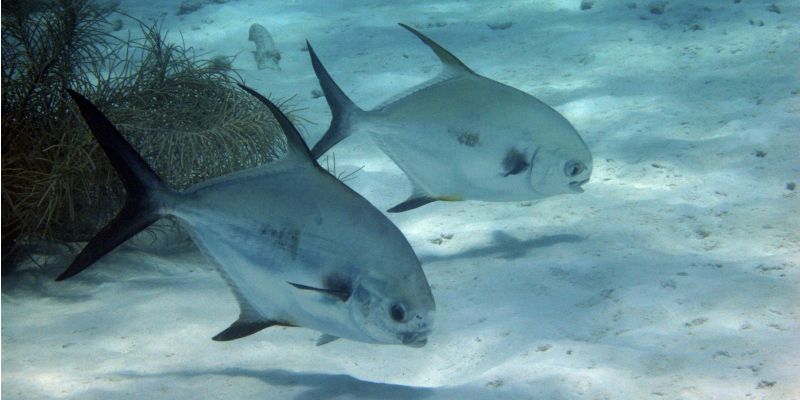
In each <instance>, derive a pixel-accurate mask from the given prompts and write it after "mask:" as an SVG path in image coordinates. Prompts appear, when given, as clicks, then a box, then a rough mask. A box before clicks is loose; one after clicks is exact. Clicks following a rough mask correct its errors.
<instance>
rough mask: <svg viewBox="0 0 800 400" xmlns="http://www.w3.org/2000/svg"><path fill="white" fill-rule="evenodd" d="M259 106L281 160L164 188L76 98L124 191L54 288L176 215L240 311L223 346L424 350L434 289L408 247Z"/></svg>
mask: <svg viewBox="0 0 800 400" xmlns="http://www.w3.org/2000/svg"><path fill="white" fill-rule="evenodd" d="M242 88H243V89H244V90H246V91H248V92H249V93H251V94H252V95H254V96H256V97H257V98H258V99H259V100H260V101H261V102H263V103H264V104H265V105H266V106H267V107H268V108H269V109H270V110H271V111H272V113H273V114H274V115H275V118H276V119H277V120H278V123H279V124H280V126H281V128H282V129H283V132H284V134H285V135H286V139H287V144H288V146H287V147H288V151H287V154H286V155H285V156H284V158H283V159H281V160H279V161H277V162H274V163H272V164H268V165H265V166H261V167H258V168H253V169H248V170H243V171H238V172H235V173H232V174H229V175H225V176H222V177H218V178H214V179H209V180H207V181H204V182H201V183H199V184H197V185H194V186H192V187H190V188H189V189H187V190H185V191H183V192H176V191H173V190H171V189H170V188H168V187H167V186H166V185H165V184H164V183H163V182H162V181H161V179H160V178H159V177H158V176H157V175H156V173H155V172H154V171H153V170H152V169H151V168H150V167H149V166H148V165H147V163H146V162H145V161H144V160H143V159H142V158H141V156H140V155H139V154H138V153H136V151H135V150H134V149H133V148H132V147H131V145H130V144H129V143H128V142H127V141H126V140H125V139H124V138H123V137H122V136H121V135H120V134H119V132H118V131H117V129H116V128H115V127H114V126H113V125H112V124H111V122H109V121H108V119H107V118H106V117H105V116H104V115H103V114H102V112H100V110H98V109H97V108H96V107H95V106H94V105H93V104H92V103H90V102H89V101H88V100H87V99H86V98H84V97H83V96H81V95H80V94H78V93H76V92H74V91H69V94H70V95H71V96H72V98H73V99H74V100H75V102H76V103H77V104H78V106H79V108H80V110H81V114H82V115H83V118H84V119H85V120H86V122H87V123H88V124H89V128H90V129H91V131H92V133H93V134H94V136H95V138H96V139H97V141H98V143H99V144H100V147H102V149H103V151H105V153H106V155H108V157H109V159H110V160H111V164H112V165H113V166H114V168H115V169H116V170H117V173H118V174H119V176H120V178H121V179H122V182H123V184H124V186H125V190H126V192H127V199H126V202H125V206H124V207H123V208H122V210H121V211H120V212H119V214H118V215H117V216H116V217H115V218H114V219H113V220H112V221H111V222H110V223H109V224H108V225H106V226H105V227H104V228H103V229H102V230H101V231H100V232H99V233H98V234H97V235H96V236H95V237H94V238H92V240H91V241H89V243H88V244H87V246H86V247H85V248H84V249H83V250H82V251H81V252H80V254H78V256H77V257H76V258H75V260H74V261H73V262H72V264H71V265H70V266H69V267H68V268H67V270H66V271H64V273H62V274H61V275H60V276H59V277H58V278H57V280H63V279H67V278H69V277H71V276H73V275H75V274H77V273H79V272H81V271H83V270H84V269H86V268H88V267H89V266H91V265H92V264H93V263H94V262H95V261H97V260H98V259H100V258H101V257H103V256H104V255H105V254H107V253H108V252H110V251H111V250H113V249H114V248H115V247H117V246H118V245H119V244H121V243H122V242H124V241H125V240H127V239H128V238H130V237H131V236H133V235H134V234H136V233H137V232H139V231H141V230H143V229H145V228H147V227H148V226H149V225H150V224H152V223H153V222H155V221H156V220H158V219H159V218H160V217H162V216H167V215H171V216H174V217H175V218H176V219H177V220H178V222H179V223H180V224H181V226H183V227H184V228H185V229H186V231H188V232H189V234H190V235H191V237H192V239H193V240H194V242H195V243H196V244H197V246H198V247H199V248H200V249H201V250H202V251H203V253H205V255H206V256H208V258H209V259H210V260H211V261H212V262H214V263H215V264H216V266H217V267H218V269H219V271H220V273H221V274H222V276H223V277H224V278H225V280H226V282H227V283H228V284H229V285H230V287H231V290H232V291H233V293H234V295H235V296H236V299H237V300H238V302H239V307H240V314H239V319H238V320H237V321H236V322H234V323H233V324H232V325H231V326H230V327H229V328H228V329H226V330H224V331H222V332H221V333H220V334H218V335H217V336H215V337H214V340H219V341H225V340H232V339H238V338H241V337H244V336H248V335H251V334H253V333H255V332H258V331H260V330H262V329H264V328H267V327H270V326H273V325H282V326H302V327H307V328H311V329H315V330H317V331H320V332H323V333H324V335H323V336H322V337H321V338H320V340H319V341H318V344H324V343H327V342H329V341H331V340H333V339H336V338H338V337H343V338H348V339H352V340H356V341H361V342H368V343H385V344H404V345H408V346H415V347H419V346H423V345H424V344H425V343H426V341H427V335H428V333H429V332H430V330H431V328H432V324H433V319H434V310H435V305H434V301H433V296H432V294H431V290H430V286H429V285H428V281H427V279H426V278H425V274H424V273H423V271H422V268H421V266H420V263H419V260H418V259H417V257H416V255H415V254H414V251H413V250H412V249H411V246H410V245H409V244H408V241H407V240H406V239H405V237H404V236H403V235H402V233H400V231H399V230H398V229H397V227H395V226H394V225H393V224H392V223H391V222H390V221H389V220H388V219H387V218H386V217H385V216H384V215H383V214H382V213H381V212H380V211H379V210H377V209H375V207H373V206H372V205H371V204H369V203H368V202H367V201H366V200H365V199H364V198H362V197H361V196H359V195H358V194H356V193H355V192H353V191H352V190H350V189H348V188H347V186H345V185H344V184H343V183H341V182H339V181H338V180H337V179H336V178H334V177H333V176H331V175H330V174H329V173H328V172H327V171H325V170H324V169H323V168H321V167H320V166H319V165H318V164H317V162H316V161H314V159H312V158H311V153H310V151H309V149H308V147H306V144H305V142H303V139H302V138H301V136H300V134H299V133H298V132H297V130H296V129H295V128H294V127H293V126H292V124H291V123H290V122H289V120H288V119H287V118H286V116H285V115H283V113H281V111H280V110H279V109H278V108H277V107H276V106H275V105H273V104H272V103H271V102H269V100H267V99H266V98H264V97H263V96H261V95H259V94H258V93H256V92H254V91H253V90H252V89H249V88H247V87H244V86H242Z"/></svg>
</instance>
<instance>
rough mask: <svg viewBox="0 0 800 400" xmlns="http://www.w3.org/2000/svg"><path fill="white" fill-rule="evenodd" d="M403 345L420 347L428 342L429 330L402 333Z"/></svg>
mask: <svg viewBox="0 0 800 400" xmlns="http://www.w3.org/2000/svg"><path fill="white" fill-rule="evenodd" d="M402 338H403V345H405V346H409V347H416V348H420V347H422V346H425V345H426V344H427V343H428V332H409V333H404V334H403V335H402Z"/></svg>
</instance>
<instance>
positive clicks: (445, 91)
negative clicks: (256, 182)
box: [308, 24, 592, 212]
mask: <svg viewBox="0 0 800 400" xmlns="http://www.w3.org/2000/svg"><path fill="white" fill-rule="evenodd" d="M400 25H401V26H402V27H404V28H406V29H408V30H409V31H411V33H413V34H414V35H416V36H417V37H418V38H419V39H421V40H422V41H423V42H424V43H425V44H426V45H428V46H429V47H430V48H431V49H433V51H434V53H436V55H437V56H438V57H439V60H440V61H441V62H442V67H443V69H442V71H441V72H440V73H439V75H438V76H436V77H435V78H433V79H431V80H429V81H426V82H424V83H422V84H420V85H418V86H416V87H414V88H412V89H410V90H408V91H406V92H404V93H402V94H400V95H398V96H395V97H394V98H392V99H390V100H389V101H387V102H385V103H383V104H381V105H379V106H378V107H376V108H375V109H374V110H371V111H365V110H362V109H360V108H359V107H358V106H356V105H355V104H354V103H353V102H352V101H351V100H350V99H349V98H348V97H347V95H345V94H344V92H343V91H342V90H341V89H340V88H339V86H338V85H337V84H336V83H335V82H334V81H333V79H332V78H331V76H330V75H329V74H328V72H327V71H326V70H325V67H324V66H323V65H322V63H321V62H320V60H319V58H318V57H317V55H316V53H315V52H314V50H313V49H312V48H311V46H310V45H309V46H308V49H309V53H310V55H311V62H312V65H313V67H314V72H315V73H316V74H317V78H318V79H319V81H320V86H321V87H322V90H323V92H324V93H325V98H326V99H327V101H328V104H329V106H330V108H331V113H332V114H333V118H332V121H331V125H330V127H329V128H328V130H327V131H326V132H325V135H324V136H323V137H322V139H320V141H319V142H318V143H317V144H316V145H315V146H314V148H313V149H312V151H311V152H312V154H313V155H314V157H317V158H319V157H320V156H322V154H324V153H325V152H326V151H328V150H329V149H330V148H331V147H333V146H334V145H335V144H336V143H338V142H339V141H341V140H342V139H344V138H346V137H347V136H350V135H351V134H353V133H355V132H359V131H367V132H369V133H370V134H371V136H372V137H373V139H374V140H375V141H376V143H377V144H378V146H379V147H380V148H381V150H383V151H384V152H385V153H386V154H387V155H388V156H389V157H391V158H392V160H393V161H394V162H395V163H396V164H397V165H398V166H399V167H400V169H402V170H403V172H404V173H405V174H406V176H408V179H409V180H410V181H411V185H412V194H411V196H409V198H408V199H407V200H406V201H404V202H402V203H400V204H398V205H397V206H395V207H392V208H391V209H389V212H401V211H407V210H410V209H413V208H416V207H419V206H422V205H425V204H427V203H430V202H433V201H437V200H445V201H458V200H483V201H520V200H535V199H540V198H544V197H548V196H552V195H557V194H561V193H580V192H582V191H583V189H582V187H581V186H582V185H583V184H585V183H586V182H588V181H589V177H590V176H591V174H592V155H591V153H590V152H589V149H588V148H587V146H586V144H585V143H584V142H583V139H581V136H580V135H579V134H578V132H577V131H576V130H575V128H573V127H572V125H571V124H570V123H569V122H568V121H567V120H566V119H565V118H564V117H563V116H562V115H561V114H559V113H558V112H557V111H555V110H554V109H553V108H551V107H549V106H548V105H546V104H544V103H542V102H541V101H539V100H538V99H536V98H535V97H533V96H531V95H529V94H527V93H525V92H522V91H520V90H517V89H515V88H512V87H510V86H507V85H503V84H501V83H498V82H496V81H493V80H491V79H488V78H485V77H482V76H480V75H478V74H476V73H474V72H473V71H472V70H470V69H469V68H468V67H467V66H466V65H464V63H462V62H461V61H460V60H458V59H457V58H456V57H455V56H454V55H452V54H451V53H450V52H449V51H447V50H445V49H444V48H442V47H441V46H439V45H438V44H436V43H435V42H434V41H433V40H431V39H429V38H428V37H427V36H425V35H423V34H422V33H420V32H418V31H416V30H415V29H413V28H411V27H409V26H407V25H404V24H400Z"/></svg>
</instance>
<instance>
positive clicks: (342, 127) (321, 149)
mask: <svg viewBox="0 0 800 400" xmlns="http://www.w3.org/2000/svg"><path fill="white" fill-rule="evenodd" d="M306 45H307V46H308V54H309V55H310V56H311V65H312V66H313V67H314V73H315V74H317V79H318V80H319V85H320V86H321V87H322V93H324V94H325V100H327V101H328V106H329V107H330V108H331V125H330V126H329V127H328V130H327V131H325V135H323V136H322V139H320V140H319V142H317V144H315V145H314V148H313V149H311V154H312V155H313V156H314V159H317V158H320V157H321V156H322V155H323V154H325V152H326V151H328V150H330V148H331V147H333V146H334V145H336V143H339V142H340V141H342V140H343V139H344V138H346V137H348V136H350V133H352V131H353V130H352V126H353V123H354V118H358V116H359V115H360V114H364V113H365V111H364V110H362V109H360V108H358V106H357V105H356V104H355V103H353V101H352V100H350V98H349V97H347V95H346V94H344V92H343V91H342V89H341V88H340V87H339V85H337V84H336V82H334V81H333V78H331V75H330V74H329V73H328V71H327V70H325V66H323V65H322V62H321V61H320V60H319V57H317V53H315V52H314V49H313V48H312V47H311V44H310V43H308V42H306Z"/></svg>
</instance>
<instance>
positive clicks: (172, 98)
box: [2, 0, 291, 272]
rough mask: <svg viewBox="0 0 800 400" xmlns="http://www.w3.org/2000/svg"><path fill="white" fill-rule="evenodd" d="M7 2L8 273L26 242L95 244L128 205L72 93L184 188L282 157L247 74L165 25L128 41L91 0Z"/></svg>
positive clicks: (5, 267) (270, 120) (154, 26)
mask: <svg viewBox="0 0 800 400" xmlns="http://www.w3.org/2000/svg"><path fill="white" fill-rule="evenodd" d="M9 4H13V6H11V5H8V4H7V3H6V2H5V1H4V2H3V14H2V21H3V26H2V40H3V52H2V91H3V97H2V112H3V118H2V129H3V135H2V145H3V146H2V176H3V180H2V213H3V220H2V235H3V257H4V260H3V270H4V272H7V271H8V267H9V266H10V265H13V263H11V262H7V261H13V257H14V256H16V255H18V251H17V250H19V249H21V246H20V245H21V244H24V243H25V242H27V241H30V240H33V239H42V238H43V239H47V240H56V241H82V240H87V239H88V238H90V237H91V236H93V235H94V233H95V232H96V231H97V230H98V229H99V228H100V227H101V226H103V225H104V224H105V223H106V222H107V221H108V220H109V219H110V218H111V217H113V215H114V213H116V212H117V211H118V210H119V208H120V206H121V204H122V201H123V198H124V197H123V193H124V191H123V189H122V186H121V184H120V183H119V181H118V179H117V177H116V173H115V172H114V171H113V168H112V167H111V166H110V164H109V162H108V160H107V159H106V157H105V155H104V154H103V153H102V151H100V149H99V148H98V146H97V144H96V143H95V141H94V140H93V139H92V136H91V134H90V133H89V132H88V129H87V128H86V126H85V124H84V122H83V120H82V119H81V118H80V117H79V116H78V113H77V110H76V109H75V106H74V104H73V103H72V102H71V101H70V100H69V99H68V97H67V96H66V93H65V91H64V89H65V88H67V87H69V88H72V89H74V90H76V91H78V92H81V93H83V94H84V95H86V96H87V97H89V98H90V99H91V100H92V101H93V102H94V103H95V104H97V105H98V107H100V108H101V109H102V110H103V111H104V112H105V113H106V115H108V117H109V119H110V120H111V121H113V122H114V123H115V124H116V125H117V127H118V128H119V129H120V131H121V132H122V134H123V135H124V136H126V138H127V139H128V140H129V141H130V142H131V143H132V144H133V146H134V147H135V148H137V150H139V151H140V152H141V154H142V156H143V157H144V158H145V159H146V160H147V161H148V163H150V164H151V165H152V167H153V169H154V170H155V171H156V172H157V173H159V175H161V176H162V178H164V180H165V181H166V182H168V183H169V184H170V185H172V186H173V187H175V188H177V189H182V188H185V187H187V186H190V185H191V184H193V183H196V182H199V181H202V180H205V179H207V178H209V177H212V176H218V175H222V174H225V173H228V172H231V171H235V170H238V169H243V168H248V167H253V166H256V165H259V164H264V163H266V162H269V161H270V160H271V159H273V158H276V157H277V156H278V155H279V154H280V153H281V152H282V148H283V142H282V140H283V137H282V135H281V134H280V130H279V129H280V128H279V126H278V125H277V123H276V122H275V120H274V119H273V117H272V115H271V113H269V112H268V110H266V109H265V108H264V107H263V106H262V105H261V104H260V103H259V102H258V101H256V100H254V99H252V98H251V96H250V95H248V94H246V93H245V92H243V91H241V90H239V89H238V88H237V87H236V85H235V83H236V82H237V81H238V79H239V78H238V76H236V75H235V73H233V72H232V71H231V70H221V69H220V68H219V63H218V62H216V61H213V60H212V61H200V60H198V59H197V58H196V57H195V56H194V53H193V52H192V50H191V49H190V48H186V47H184V46H182V45H178V44H174V43H169V42H167V41H166V40H165V36H164V35H163V34H162V32H161V31H160V27H159V25H158V24H157V23H153V24H152V25H146V24H143V23H141V22H140V23H139V24H140V29H141V32H142V34H143V37H141V38H138V39H130V40H119V39H117V38H116V37H114V36H112V35H110V34H109V33H108V32H109V30H110V29H111V28H112V26H111V25H110V24H109V23H108V21H107V16H108V14H109V12H110V10H109V9H107V8H103V7H102V6H99V5H97V4H96V3H94V2H93V1H91V0H58V1H30V0H28V1H15V2H9ZM106 4H108V3H106ZM31 10H36V11H35V12H33V11H31ZM290 116H291V114H290Z"/></svg>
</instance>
